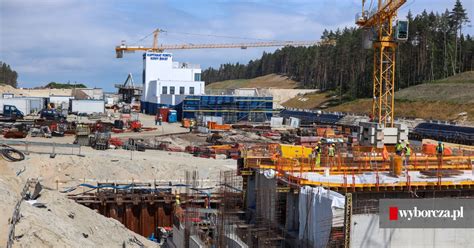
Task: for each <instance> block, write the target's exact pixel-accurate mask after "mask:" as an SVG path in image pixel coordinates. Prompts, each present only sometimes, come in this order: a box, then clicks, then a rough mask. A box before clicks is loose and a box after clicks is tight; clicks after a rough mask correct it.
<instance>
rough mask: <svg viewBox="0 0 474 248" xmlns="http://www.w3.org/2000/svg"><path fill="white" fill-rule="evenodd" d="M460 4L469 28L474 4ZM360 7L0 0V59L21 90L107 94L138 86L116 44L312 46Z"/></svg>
mask: <svg viewBox="0 0 474 248" xmlns="http://www.w3.org/2000/svg"><path fill="white" fill-rule="evenodd" d="M374 1H375V0H374ZM368 2H370V1H368ZM454 2H455V0H408V2H407V3H406V4H405V6H404V7H402V9H401V11H400V13H399V16H406V13H407V12H408V10H409V9H411V10H412V12H413V13H420V12H421V11H422V10H423V9H427V10H433V11H435V12H436V11H437V12H444V10H445V9H446V8H448V9H452V6H453V5H454ZM462 2H463V5H464V7H465V8H466V9H467V10H468V12H469V18H470V19H471V20H472V22H474V20H473V19H474V18H473V17H474V15H473V13H474V1H472V0H469V1H468V0H464V1H462ZM360 8H361V1H360V0H273V1H270V0H247V1H236V0H234V1H231V0H215V1H213V0H208V1H203V0H169V1H164V0H127V1H124V0H0V60H1V61H5V62H7V63H8V64H10V65H11V66H12V67H13V68H14V69H15V70H16V71H17V72H18V73H19V75H20V77H19V83H20V86H22V87H33V86H40V85H44V84H45V83H47V82H50V81H57V82H67V81H71V82H74V81H77V82H82V83H85V84H86V85H88V86H90V87H103V88H105V89H106V90H113V85H114V84H115V83H121V82H123V81H124V80H125V78H126V76H127V74H128V73H129V72H131V73H133V75H134V77H135V81H137V82H140V80H141V70H142V61H141V56H140V54H139V53H135V54H126V55H125V56H124V58H123V59H116V58H115V51H114V47H115V45H117V44H119V43H120V41H121V40H126V41H127V42H128V43H131V44H133V43H135V44H141V45H148V44H151V42H152V41H151V39H150V38H148V39H145V40H143V41H140V42H138V41H139V40H140V39H141V38H143V37H144V36H146V35H147V34H149V33H150V32H151V31H153V30H154V29H155V28H161V29H165V30H167V31H168V33H165V34H163V35H162V36H161V37H160V42H162V43H164V44H176V43H179V44H181V43H204V42H212V43H226V42H246V41H248V42H251V41H255V40H245V39H229V38H217V37H211V36H195V35H185V34H183V33H193V34H212V35H223V36H234V37H249V38H255V39H262V40H316V39H318V38H319V37H320V36H321V33H322V31H323V30H324V29H325V28H326V29H336V28H338V27H339V28H343V27H345V26H354V24H353V22H354V17H355V14H356V12H358V11H360ZM471 24H472V23H471ZM465 32H466V33H470V34H471V35H472V34H474V27H472V26H471V27H466V28H465ZM273 50H275V48H258V49H247V50H239V49H213V50H181V51H172V52H173V54H174V58H175V60H176V61H180V62H190V63H195V64H201V66H202V68H207V67H209V66H218V65H219V64H221V63H226V62H241V63H246V62H248V61H249V60H251V59H255V58H258V57H260V56H261V54H262V52H263V51H273Z"/></svg>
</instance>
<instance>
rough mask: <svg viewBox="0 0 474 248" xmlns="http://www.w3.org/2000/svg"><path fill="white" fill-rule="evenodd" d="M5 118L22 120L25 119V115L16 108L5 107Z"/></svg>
mask: <svg viewBox="0 0 474 248" xmlns="http://www.w3.org/2000/svg"><path fill="white" fill-rule="evenodd" d="M3 116H8V117H15V118H18V119H22V118H23V117H25V114H24V113H23V112H21V110H19V109H18V108H17V107H16V106H13V105H3Z"/></svg>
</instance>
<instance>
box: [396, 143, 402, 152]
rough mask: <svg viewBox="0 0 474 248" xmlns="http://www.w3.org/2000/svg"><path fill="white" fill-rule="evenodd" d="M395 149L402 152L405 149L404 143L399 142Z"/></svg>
mask: <svg viewBox="0 0 474 248" xmlns="http://www.w3.org/2000/svg"><path fill="white" fill-rule="evenodd" d="M395 149H396V150H397V152H401V151H402V150H403V145H402V144H400V143H398V144H397V145H396V146H395Z"/></svg>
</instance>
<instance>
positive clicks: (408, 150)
mask: <svg viewBox="0 0 474 248" xmlns="http://www.w3.org/2000/svg"><path fill="white" fill-rule="evenodd" d="M405 155H406V156H410V155H411V148H410V147H409V146H407V147H405Z"/></svg>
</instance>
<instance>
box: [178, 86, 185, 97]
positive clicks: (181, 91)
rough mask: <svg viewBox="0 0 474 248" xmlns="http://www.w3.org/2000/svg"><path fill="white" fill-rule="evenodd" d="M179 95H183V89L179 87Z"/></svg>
mask: <svg viewBox="0 0 474 248" xmlns="http://www.w3.org/2000/svg"><path fill="white" fill-rule="evenodd" d="M179 94H180V95H184V87H182V86H181V87H179Z"/></svg>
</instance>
